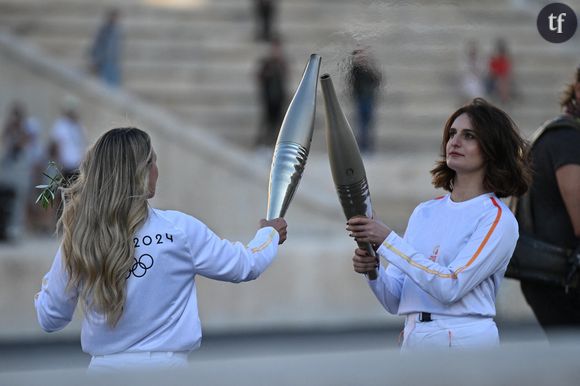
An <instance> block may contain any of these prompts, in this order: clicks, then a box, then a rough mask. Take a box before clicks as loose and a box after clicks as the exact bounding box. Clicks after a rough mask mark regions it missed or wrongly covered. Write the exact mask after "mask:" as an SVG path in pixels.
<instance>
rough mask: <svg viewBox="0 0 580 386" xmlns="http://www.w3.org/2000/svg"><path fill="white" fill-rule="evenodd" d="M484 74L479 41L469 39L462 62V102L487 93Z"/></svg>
mask: <svg viewBox="0 0 580 386" xmlns="http://www.w3.org/2000/svg"><path fill="white" fill-rule="evenodd" d="M483 75H484V71H483V67H482V63H481V62H480V59H479V48H478V44H477V41H475V40H469V41H468V42H467V43H466V45H465V56H464V58H463V60H462V62H461V85H460V86H461V90H460V92H461V99H462V101H461V102H462V103H465V102H467V101H470V100H472V99H474V98H479V97H482V96H484V95H485V87H484V83H485V82H484V76H483Z"/></svg>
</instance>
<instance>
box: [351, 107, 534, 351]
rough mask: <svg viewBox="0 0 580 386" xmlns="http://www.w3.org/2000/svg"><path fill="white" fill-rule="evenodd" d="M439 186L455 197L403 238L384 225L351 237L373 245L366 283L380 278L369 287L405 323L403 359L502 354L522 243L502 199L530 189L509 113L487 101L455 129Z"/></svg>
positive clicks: (436, 175) (359, 266)
mask: <svg viewBox="0 0 580 386" xmlns="http://www.w3.org/2000/svg"><path fill="white" fill-rule="evenodd" d="M431 173H432V175H433V184H434V186H435V187H437V188H443V189H445V190H447V191H448V192H449V193H448V194H446V195H444V196H442V197H438V198H436V199H433V200H430V201H427V202H424V203H422V204H420V205H419V206H418V207H417V208H416V209H415V210H414V212H413V214H412V215H411V217H410V219H409V223H408V225H407V230H406V232H405V235H404V237H403V238H401V237H399V236H398V235H397V234H396V233H395V232H393V231H392V230H391V229H390V228H389V227H388V226H386V225H384V224H383V223H381V222H380V221H379V220H377V219H368V218H359V217H357V218H352V219H350V220H349V221H348V226H347V230H349V231H350V232H351V236H352V237H354V238H356V239H357V240H360V241H367V242H370V243H372V244H373V245H374V246H375V248H376V250H377V252H378V255H379V256H380V257H382V258H384V259H385V260H386V261H387V262H388V263H389V264H388V266H387V268H386V269H385V268H383V267H377V265H378V262H377V261H376V259H375V258H373V257H370V256H369V255H368V254H367V253H366V252H365V251H364V250H362V249H357V250H356V251H355V255H354V257H353V264H354V270H355V271H356V272H359V273H364V272H368V271H370V270H372V269H375V268H378V269H379V275H378V279H377V280H373V281H369V282H368V283H369V286H370V288H371V290H372V291H373V293H374V294H375V296H376V297H377V299H378V300H379V302H380V303H381V304H382V305H383V306H384V307H385V308H386V310H387V311H389V312H390V313H394V314H399V315H404V316H405V317H406V319H405V328H404V333H403V342H402V350H413V349H426V348H482V347H493V346H496V345H498V344H499V334H498V330H497V327H496V324H495V322H494V320H493V317H494V316H495V298H496V295H497V291H498V288H499V285H500V283H501V280H502V278H503V276H504V273H505V270H506V267H507V265H508V262H509V260H510V257H511V255H512V252H513V250H514V248H515V245H516V241H517V239H518V224H517V222H516V219H515V218H514V216H513V214H512V213H511V212H510V210H509V208H508V207H507V206H506V205H505V204H504V203H503V202H502V201H501V200H500V198H501V197H506V196H510V195H520V194H522V193H523V192H525V191H526V190H527V188H528V185H529V184H530V179H531V177H530V169H529V165H528V162H527V144H526V142H525V141H524V140H523V139H522V138H521V137H520V135H519V133H518V130H517V128H516V126H515V124H514V123H513V121H512V120H511V119H510V118H509V116H508V115H507V114H506V113H505V112H503V111H502V110H500V109H498V108H496V107H494V106H493V105H491V104H489V103H487V102H486V101H485V100H483V99H479V98H478V99H474V100H473V101H472V102H471V103H470V104H468V105H465V106H463V107H461V108H460V109H458V110H457V111H455V112H454V113H453V114H452V115H451V116H450V117H449V119H448V121H447V123H446V125H445V127H444V131H443V141H442V158H441V159H440V160H439V161H438V162H437V164H436V167H435V168H434V169H433V170H432V171H431Z"/></svg>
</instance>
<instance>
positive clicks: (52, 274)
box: [34, 248, 78, 332]
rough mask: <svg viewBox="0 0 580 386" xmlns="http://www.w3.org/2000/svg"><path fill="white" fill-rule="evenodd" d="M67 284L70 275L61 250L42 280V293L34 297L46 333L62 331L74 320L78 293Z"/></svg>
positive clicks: (41, 324) (38, 315) (37, 314)
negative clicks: (65, 266)
mask: <svg viewBox="0 0 580 386" xmlns="http://www.w3.org/2000/svg"><path fill="white" fill-rule="evenodd" d="M67 284H68V275H67V273H66V270H65V269H64V267H63V265H62V256H61V249H60V248H59V250H58V252H57V253H56V256H55V258H54V261H53V263H52V267H51V268H50V271H48V273H47V274H46V275H44V278H43V279H42V286H41V289H40V292H38V293H37V294H36V295H35V296H34V306H35V307H36V316H37V319H38V323H39V324H40V326H41V327H42V329H43V330H44V331H46V332H53V331H58V330H61V329H63V328H64V327H65V326H66V325H67V324H68V323H69V322H70V321H71V320H72V317H73V314H74V311H75V308H76V305H77V301H78V292H77V291H76V290H73V289H67Z"/></svg>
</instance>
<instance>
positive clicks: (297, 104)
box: [266, 54, 321, 220]
mask: <svg viewBox="0 0 580 386" xmlns="http://www.w3.org/2000/svg"><path fill="white" fill-rule="evenodd" d="M320 61H321V57H320V55H317V54H312V55H310V60H309V61H308V63H307V65H306V68H305V69H304V74H303V75H302V80H301V81H300V84H299V85H298V88H297V89H296V92H295V93H294V97H293V98H292V102H290V106H288V110H287V111H286V115H285V116H284V120H283V121H282V126H281V127H280V133H279V134H278V140H277V141H276V147H275V148H274V155H273V156H272V166H271V167H270V181H269V183H268V209H267V214H266V219H267V220H271V219H274V218H277V217H284V215H285V214H286V210H287V209H288V206H289V205H290V202H291V201H292V197H293V196H294V193H295V192H296V189H297V188H298V183H299V182H300V178H301V177H302V172H303V171H304V166H305V165H306V159H307V158H308V152H309V151H310V142H311V141H312V132H313V130H314V115H315V113H316V88H317V85H318V71H319V70H320Z"/></svg>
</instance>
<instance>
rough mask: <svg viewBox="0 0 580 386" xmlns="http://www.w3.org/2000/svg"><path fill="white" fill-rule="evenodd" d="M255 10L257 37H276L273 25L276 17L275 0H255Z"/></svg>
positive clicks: (267, 38) (267, 39) (266, 39)
mask: <svg viewBox="0 0 580 386" xmlns="http://www.w3.org/2000/svg"><path fill="white" fill-rule="evenodd" d="M254 12H255V14H256V39H257V40H264V41H269V40H270V39H272V38H273V37H274V36H273V34H274V31H273V28H272V25H273V23H274V18H275V17H276V2H275V0H255V1H254Z"/></svg>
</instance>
